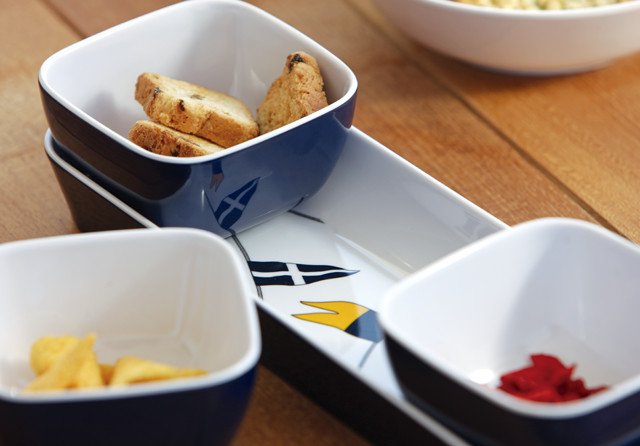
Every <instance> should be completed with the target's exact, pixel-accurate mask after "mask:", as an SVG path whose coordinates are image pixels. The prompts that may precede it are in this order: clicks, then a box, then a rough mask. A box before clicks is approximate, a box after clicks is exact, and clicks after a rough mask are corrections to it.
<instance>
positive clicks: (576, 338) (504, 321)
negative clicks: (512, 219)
mask: <svg viewBox="0 0 640 446" xmlns="http://www.w3.org/2000/svg"><path fill="white" fill-rule="evenodd" d="M639 270H640V247H638V246H637V245H635V244H634V243H632V242H630V241H628V240H625V239H623V238H622V237H620V236H618V235H616V234H613V233H612V232H610V231H608V230H606V229H604V228H601V227H599V226H596V225H594V224H590V223H586V222H581V221H577V220H570V219H542V220H538V221H533V222H528V223H524V224H521V225H518V226H516V227H514V228H513V229H510V230H506V231H501V232H499V233H496V234H494V235H490V236H488V237H486V238H484V239H483V240H480V241H478V242H475V243H473V244H471V245H468V246H467V247H464V248H462V249H460V250H459V251H457V252H455V253H453V254H451V255H449V256H447V257H445V258H443V259H442V260H439V261H437V262H435V263H433V264H432V265H430V266H428V267H426V268H424V269H423V270H421V271H419V272H417V273H415V274H414V275H412V276H410V277H409V278H407V279H405V280H404V281H401V282H399V283H398V284H397V285H395V286H394V288H392V289H391V290H390V291H389V292H388V294H387V295H386V296H385V298H384V302H383V305H382V307H381V309H380V323H381V326H382V329H383V332H384V335H385V340H386V344H387V351H388V353H389V357H390V360H391V362H392V364H393V368H394V371H395V373H396V375H397V377H398V380H399V381H400V383H401V386H402V388H403V391H404V392H405V394H406V395H407V396H408V398H409V399H411V400H412V401H413V402H414V403H416V404H417V405H418V406H419V407H421V408H422V409H424V410H425V411H427V412H429V413H431V414H433V415H435V416H436V417H438V418H439V419H440V420H442V421H443V422H445V423H446V424H448V425H449V426H451V427H453V428H455V429H458V430H459V432H461V433H462V434H463V435H465V436H466V437H467V438H469V439H470V440H471V441H472V442H473V443H474V444H514V445H516V444H517V445H541V444H542V445H578V444H579V445H602V444H609V445H613V444H637V443H638V441H640V429H639V426H640V325H638V323H637V315H638V313H639V312H640V294H639V293H638V290H639V289H640V274H638V271H639ZM537 353H543V354H550V355H554V356H557V357H558V358H559V359H560V360H561V361H562V362H563V363H564V364H566V365H570V364H575V365H576V366H577V367H576V369H575V372H574V376H573V377H574V379H577V378H583V379H584V380H585V382H586V385H587V387H590V388H595V387H599V386H602V385H606V386H608V389H606V390H603V391H600V392H598V393H595V394H593V395H591V396H589V397H587V398H584V399H581V400H576V401H568V402H562V403H540V402H532V401H528V400H525V399H521V398H518V397H515V396H512V395H510V394H508V393H506V392H503V391H501V390H498V389H496V386H497V384H499V381H500V376H502V375H503V374H505V373H507V372H511V371H514V370H518V369H521V368H523V367H526V366H527V365H529V355H531V354H537Z"/></svg>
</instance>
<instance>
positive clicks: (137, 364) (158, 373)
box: [109, 356, 207, 386]
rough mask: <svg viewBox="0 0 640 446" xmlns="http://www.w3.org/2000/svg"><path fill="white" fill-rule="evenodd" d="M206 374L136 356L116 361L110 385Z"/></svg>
mask: <svg viewBox="0 0 640 446" xmlns="http://www.w3.org/2000/svg"><path fill="white" fill-rule="evenodd" d="M206 373H207V372H206V371H204V370H202V369H192V368H179V367H173V366H170V365H168V364H163V363H160V362H155V361H148V360H146V359H141V358H137V357H135V356H123V357H121V358H120V359H118V361H116V364H115V366H114V369H113V376H112V377H111V381H110V382H109V385H111V386H118V385H123V384H134V383H142V382H149V381H158V380H164V379H175V378H186V377H190V376H198V375H205V374H206Z"/></svg>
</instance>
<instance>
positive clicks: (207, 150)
mask: <svg viewBox="0 0 640 446" xmlns="http://www.w3.org/2000/svg"><path fill="white" fill-rule="evenodd" d="M129 139H130V140H131V141H133V142H134V143H136V144H138V145H139V146H140V147H142V148H143V149H147V150H148V151H150V152H153V153H158V154H160V155H167V156H178V157H191V156H202V155H209V154H211V153H216V152H219V151H221V150H224V147H221V146H219V145H217V144H214V143H212V142H211V141H208V140H206V139H203V138H199V137H197V136H194V135H189V134H188V133H182V132H179V131H177V130H174V129H172V128H169V127H167V126H164V125H162V124H158V123H157V122H152V121H137V122H136V123H135V124H134V125H133V127H131V130H130V131H129Z"/></svg>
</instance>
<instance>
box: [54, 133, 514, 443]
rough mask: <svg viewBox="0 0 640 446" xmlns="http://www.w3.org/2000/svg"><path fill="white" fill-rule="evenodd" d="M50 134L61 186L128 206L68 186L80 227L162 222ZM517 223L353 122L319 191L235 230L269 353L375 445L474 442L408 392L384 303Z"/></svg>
mask: <svg viewBox="0 0 640 446" xmlns="http://www.w3.org/2000/svg"><path fill="white" fill-rule="evenodd" d="M47 144H48V146H49V147H47V154H48V156H49V158H50V159H51V161H52V163H53V165H54V167H57V169H56V173H57V174H58V178H59V180H61V184H63V181H62V180H64V181H66V183H69V182H70V180H69V178H71V177H74V178H75V180H77V181H76V183H77V182H78V181H79V182H80V183H79V184H81V186H80V187H81V188H82V189H84V193H85V194H88V195H91V196H93V201H94V202H96V203H95V206H93V207H92V208H93V209H94V212H97V211H95V209H100V208H102V211H101V212H106V213H107V214H108V213H109V212H114V211H115V212H118V213H119V214H120V217H119V218H118V219H115V218H113V219H112V218H111V217H109V216H108V215H100V216H97V217H95V218H88V216H87V215H86V214H85V213H86V209H87V206H86V203H87V202H88V201H89V200H88V199H87V198H84V199H79V198H78V193H77V191H75V192H74V193H73V194H70V193H69V191H68V189H69V188H68V187H65V186H64V184H63V190H64V191H65V194H66V196H67V200H68V201H69V205H70V207H71V210H72V213H73V215H74V218H75V219H76V222H77V223H78V225H79V227H80V229H81V230H92V229H94V228H93V227H90V226H92V224H91V222H92V221H105V219H106V220H109V221H122V218H121V217H122V216H123V215H126V217H128V218H133V219H134V220H135V221H136V222H137V223H138V224H139V225H140V226H146V227H154V225H153V224H152V223H151V222H150V221H149V220H147V219H146V218H144V217H142V216H140V215H139V214H137V215H136V212H135V211H133V210H132V209H130V208H128V206H126V205H124V204H123V203H122V202H120V201H119V200H118V199H117V198H115V197H113V196H112V195H111V194H110V193H109V192H108V191H106V190H105V189H103V188H102V187H101V186H100V185H98V184H96V183H95V182H94V181H93V180H91V179H90V178H88V177H87V176H85V175H84V174H83V173H82V172H79V171H78V170H77V169H76V168H74V167H73V166H71V165H70V164H69V163H68V162H66V161H65V160H63V159H61V158H60V156H59V155H58V154H57V153H56V152H55V150H54V148H53V147H54V146H55V143H54V142H53V141H49V142H48V143H47V141H46V140H45V146H47ZM76 186H77V185H76ZM76 188H77V187H76ZM96 198H97V199H98V200H96ZM105 200H106V201H108V203H106V202H105ZM100 201H101V202H105V203H106V205H105V203H103V206H99V202H100ZM80 223H82V224H80ZM131 223H132V224H134V225H135V222H131ZM506 228H507V226H506V225H505V224H504V223H502V222H501V221H499V220H497V219H496V218H495V217H493V216H491V215H490V214H488V213H487V212H485V211H483V210H482V209H480V208H479V207H477V206H475V205H474V204H473V203H471V202H469V201H468V200H466V199H465V198H463V197H461V196H460V195H459V194H457V193H455V192H453V191H452V190H451V189H448V188H447V187H445V186H444V185H442V184H441V183H439V182H438V181H436V180H434V179H433V178H432V177H430V176H429V175H427V174H425V173H424V172H422V171H421V170H419V169H417V168H416V167H415V166H413V165H412V164H410V163H408V162H407V161H405V160H403V159H402V158H400V157H399V156H397V155H396V154H394V153H393V152H392V151H391V150H389V149H387V148H386V147H384V146H382V145H381V144H379V143H377V142H376V141H374V140H373V139H371V138H370V137H368V136H366V135H365V134H364V133H362V132H361V131H359V130H357V129H355V128H353V129H351V130H350V134H349V137H348V139H347V144H346V146H345V149H344V153H343V155H342V158H341V159H340V161H339V163H338V166H337V167H336V169H335V171H334V172H333V173H332V175H331V177H330V178H329V180H328V181H327V183H326V184H325V186H324V187H323V188H322V189H321V190H320V191H319V192H318V193H317V194H316V195H315V196H313V197H311V198H310V199H308V200H307V201H304V202H303V203H301V204H300V205H298V206H297V207H296V208H295V209H294V210H293V211H290V212H288V213H285V214H283V215H280V216H278V217H275V218H274V219H272V220H270V221H268V222H267V223H264V224H262V225H259V226H257V227H254V228H252V229H249V230H247V231H244V232H242V233H240V234H237V235H235V236H233V237H230V238H229V239H228V240H229V242H230V243H232V244H234V245H235V246H236V247H237V248H238V249H239V251H240V252H241V254H242V255H243V256H244V258H245V259H246V260H247V262H248V265H249V268H250V270H251V272H252V276H253V280H254V282H255V283H256V288H257V290H258V295H259V296H260V298H259V300H258V301H257V305H258V309H259V310H260V318H261V324H262V336H263V355H262V362H263V363H264V364H265V365H266V366H267V367H269V368H271V369H273V370H274V371H275V372H276V373H278V374H279V375H281V376H282V377H283V378H285V379H286V380H288V381H289V382H290V383H292V384H293V385H295V386H296V387H297V388H298V389H299V390H300V391H302V392H303V393H305V394H306V395H308V396H310V397H311V398H313V399H314V400H315V401H317V402H318V403H319V404H321V405H322V406H324V407H325V408H327V409H329V410H330V411H331V412H333V413H334V414H335V415H337V416H338V417H339V418H340V419H342V420H344V421H345V422H347V423H349V424H350V425H352V426H353V427H354V428H355V429H357V430H358V431H360V432H361V433H362V434H363V435H365V436H366V437H368V438H369V439H371V440H372V441H374V442H376V443H394V444H401V443H408V442H416V441H422V442H425V441H429V440H431V441H433V440H435V439H437V440H440V441H442V442H445V443H449V444H463V443H464V440H463V439H462V438H461V437H459V436H458V435H457V434H455V433H454V432H452V431H451V430H450V429H448V428H447V427H445V426H443V425H442V424H441V423H440V422H438V421H437V420H435V419H433V418H432V417H431V416H429V415H427V414H425V413H424V412H422V411H420V410H418V409H417V408H415V407H414V406H413V405H412V404H410V403H409V402H407V401H406V399H405V398H404V396H403V394H402V392H401V390H400V388H399V385H398V383H397V381H396V379H395V377H394V374H393V370H392V367H391V364H390V363H389V360H388V358H387V355H386V351H385V345H384V340H383V339H382V336H381V333H380V330H379V329H378V326H377V320H376V310H377V308H378V307H379V305H380V302H381V299H382V297H383V295H384V293H385V291H386V290H387V289H388V288H389V287H390V286H391V285H392V284H394V283H395V282H397V281H399V280H402V278H403V277H405V276H407V275H408V274H411V273H412V272H415V271H416V270H418V269H420V268H422V267H423V266H426V265H428V264H429V263H431V262H432V261H434V260H436V259H438V258H441V257H442V256H444V255H446V254H448V253H450V252H452V251H454V250H456V249H458V248H460V247H462V246H465V245H467V244H469V243H471V242H473V241H475V240H478V239H480V238H482V237H484V236H486V235H488V234H491V233H493V232H496V231H499V230H502V229H506ZM100 229H105V228H104V227H101V228H100Z"/></svg>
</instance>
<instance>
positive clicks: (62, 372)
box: [25, 334, 102, 392]
mask: <svg viewBox="0 0 640 446" xmlns="http://www.w3.org/2000/svg"><path fill="white" fill-rule="evenodd" d="M95 339H96V336H95V334H90V335H88V336H87V337H86V338H84V339H82V340H81V341H79V342H78V344H76V345H75V346H73V347H72V348H70V349H68V350H65V352H64V353H63V354H62V355H61V356H60V357H59V359H58V360H57V361H56V362H54V363H53V364H52V365H51V366H50V367H49V368H48V369H47V370H46V371H45V372H44V373H43V374H41V375H39V376H38V377H37V378H36V379H35V380H34V381H33V382H32V383H31V384H29V385H28V386H27V388H26V389H25V390H26V391H27V392H36V391H47V390H64V389H68V388H72V387H77V386H78V377H79V376H80V377H81V379H80V380H81V383H82V385H83V386H86V385H88V383H92V382H93V380H94V377H95V375H94V374H93V372H92V369H93V366H92V364H91V362H92V361H93V362H95V353H94V352H93V344H94V342H95ZM87 364H89V365H87ZM95 370H97V374H98V377H99V378H100V381H102V378H101V377H100V370H99V368H98V365H97V362H96V364H95Z"/></svg>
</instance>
